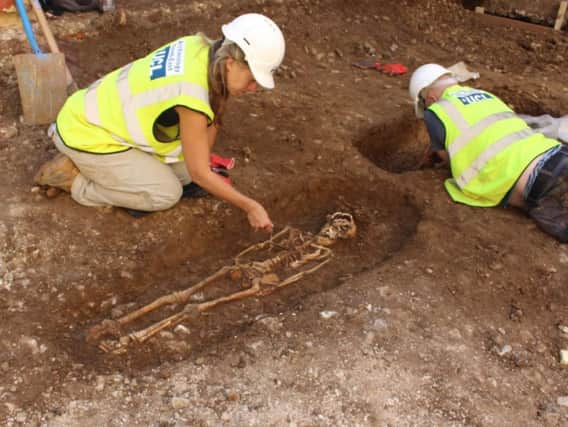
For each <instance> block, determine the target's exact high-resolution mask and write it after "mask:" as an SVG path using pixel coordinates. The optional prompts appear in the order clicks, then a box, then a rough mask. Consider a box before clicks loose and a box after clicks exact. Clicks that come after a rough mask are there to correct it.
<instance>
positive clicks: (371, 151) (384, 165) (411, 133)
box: [355, 115, 429, 174]
mask: <svg viewBox="0 0 568 427" xmlns="http://www.w3.org/2000/svg"><path fill="white" fill-rule="evenodd" d="M428 141H429V138H428V132H427V131H426V127H425V126H424V123H423V122H422V121H421V120H417V119H416V118H415V117H414V116H411V115H404V116H401V117H400V118H399V119H398V120H394V121H389V122H385V123H381V124H380V125H378V126H375V127H372V128H371V129H370V130H368V132H367V133H366V134H365V135H363V136H362V137H361V138H360V139H359V140H358V141H357V142H356V144H355V145H356V147H357V148H358V149H359V151H360V152H361V154H362V155H364V156H365V157H367V158H368V159H369V160H371V161H372V162H373V163H374V164H375V165H377V166H378V167H379V168H381V169H384V170H386V171H388V172H392V173H397V174H399V173H403V172H408V171H411V170H416V169H418V167H419V165H420V162H421V160H422V156H423V155H424V152H425V150H426V148H427V147H428V145H429V142H428Z"/></svg>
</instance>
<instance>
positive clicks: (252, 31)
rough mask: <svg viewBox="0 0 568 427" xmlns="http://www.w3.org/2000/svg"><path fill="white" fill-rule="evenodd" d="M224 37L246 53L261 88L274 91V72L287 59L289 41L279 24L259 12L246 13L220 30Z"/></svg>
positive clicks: (246, 58)
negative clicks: (287, 41) (286, 40)
mask: <svg viewBox="0 0 568 427" xmlns="http://www.w3.org/2000/svg"><path fill="white" fill-rule="evenodd" d="M221 30H222V31H223V34H224V35H225V38H227V39H228V40H231V41H232V42H235V43H236V44H237V46H239V47H240V48H241V50H242V51H243V52H244V54H245V60H246V61H247V63H248V65H249V67H250V70H251V72H252V75H253V76H254V78H255V80H256V81H257V82H258V84H260V85H261V86H263V87H265V88H267V89H272V88H274V77H273V76H272V73H274V71H275V70H276V69H277V68H278V67H279V66H280V64H281V63H282V60H283V59H284V52H285V50H286V42H285V41H284V36H283V35H282V31H280V28H278V25H276V24H275V23H274V21H272V20H271V19H270V18H267V17H266V16H264V15H260V14H258V13H247V14H245V15H241V16H239V17H237V18H235V19H234V20H233V21H231V22H229V23H228V24H226V25H223V26H222V27H221Z"/></svg>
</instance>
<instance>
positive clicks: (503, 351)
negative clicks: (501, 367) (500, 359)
mask: <svg viewBox="0 0 568 427" xmlns="http://www.w3.org/2000/svg"><path fill="white" fill-rule="evenodd" d="M511 351H513V348H512V347H511V346H510V345H508V344H507V345H504V346H503V348H501V350H498V351H497V354H498V355H499V356H504V355H506V354H509V353H510V352H511Z"/></svg>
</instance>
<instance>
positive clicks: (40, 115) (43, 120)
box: [14, 0, 67, 125]
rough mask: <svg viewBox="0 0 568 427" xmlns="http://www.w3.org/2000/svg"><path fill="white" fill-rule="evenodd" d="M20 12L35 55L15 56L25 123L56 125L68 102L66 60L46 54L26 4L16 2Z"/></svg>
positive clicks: (59, 55)
mask: <svg viewBox="0 0 568 427" xmlns="http://www.w3.org/2000/svg"><path fill="white" fill-rule="evenodd" d="M16 8H17V9H18V13H19V14H20V18H21V20H22V24H23V26H24V31H25V33H26V37H27V38H28V41H29V43H30V47H31V48H32V51H33V52H34V53H32V54H20V55H15V56H14V66H15V68H16V76H17V78H18V88H19V91H20V100H21V102H22V110H23V114H24V121H25V122H26V123H27V124H31V125H40V124H48V123H52V122H53V121H54V120H55V118H56V117H57V113H59V110H60V109H61V107H62V106H63V104H64V103H65V100H66V99H67V83H66V78H65V76H66V65H65V56H64V55H63V54H62V53H49V54H44V53H43V52H42V51H41V49H40V48H39V46H38V44H37V41H36V39H35V36H34V33H33V30H32V26H31V24H30V20H29V18H28V14H27V12H26V8H25V6H24V3H23V0H16Z"/></svg>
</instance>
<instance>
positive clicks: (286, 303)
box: [55, 178, 420, 370]
mask: <svg viewBox="0 0 568 427" xmlns="http://www.w3.org/2000/svg"><path fill="white" fill-rule="evenodd" d="M363 181H364V182H363ZM196 204H198V205H199V206H200V209H203V210H204V211H205V217H208V218H210V217H211V216H210V215H208V214H207V211H208V210H209V209H217V213H216V214H215V217H218V218H219V220H218V221H216V220H207V221H204V218H203V216H200V217H196V216H193V217H191V216H187V215H186V214H185V213H184V212H180V214H181V215H184V217H185V219H184V225H183V227H180V228H179V233H175V237H173V238H172V239H171V240H169V241H165V242H162V243H161V244H160V247H161V252H163V253H167V254H168V256H167V257H166V256H163V257H158V259H156V260H155V261H154V262H150V263H148V262H144V264H143V265H142V264H141V265H140V266H137V268H139V269H140V270H144V275H143V276H141V277H137V278H132V279H128V278H124V277H121V273H120V272H115V273H116V274H115V277H117V283H101V284H97V285H96V286H92V287H90V288H89V289H83V290H82V292H79V293H76V294H74V295H70V296H69V298H68V299H67V300H66V301H65V302H64V303H63V304H62V306H61V307H60V309H58V310H55V312H57V314H58V316H57V317H60V321H61V323H63V319H67V322H68V319H73V322H74V324H75V326H74V329H73V331H71V332H67V333H63V334H62V336H63V340H62V341H59V342H57V343H55V344H56V345H57V346H59V347H62V350H63V351H65V352H66V353H68V354H69V355H70V357H71V358H72V359H74V360H76V361H77V362H80V363H84V364H86V365H88V366H92V367H96V368H97V369H100V370H106V369H109V368H110V369H113V370H116V369H118V370H124V369H126V370H129V369H141V368H143V367H147V366H154V365H157V364H160V363H162V362H164V361H168V360H181V359H184V358H187V357H193V356H195V355H198V354H199V353H200V352H204V351H211V349H212V348H215V346H216V344H217V343H221V342H222V341H223V340H225V339H228V338H229V337H234V336H235V335H238V333H239V331H241V330H246V328H247V326H249V325H251V324H252V323H253V322H254V320H255V318H257V317H258V316H274V315H278V313H286V312H292V311H298V310H302V309H304V308H305V307H307V306H309V301H308V300H307V299H306V298H307V297H308V296H309V295H312V294H317V293H320V292H325V291H327V290H330V289H332V288H334V287H336V286H339V285H341V284H342V283H348V281H349V279H350V278H351V277H353V276H356V275H357V274H359V273H361V272H364V271H366V270H368V269H370V268H372V267H375V266H377V265H379V264H381V263H384V262H385V261H387V260H388V259H389V258H390V257H391V256H393V254H395V253H396V252H398V251H399V250H400V249H401V248H402V247H403V246H404V245H405V244H406V242H407V241H408V240H409V239H412V237H413V236H414V234H415V231H416V227H417V224H418V222H419V221H420V212H419V210H418V209H417V208H416V207H415V206H414V205H413V204H412V203H411V202H410V201H409V200H408V198H407V197H406V196H405V195H404V194H402V193H400V192H398V191H397V189H396V188H395V187H394V186H393V185H392V183H386V182H384V183H383V182H375V183H374V185H372V186H369V185H368V182H367V181H366V179H364V178H360V179H359V180H354V181H349V180H347V179H335V178H333V179H322V180H320V181H311V182H307V183H296V184H291V185H290V186H289V187H288V188H287V190H286V194H283V195H281V196H279V197H278V198H274V199H273V200H270V201H268V202H267V204H266V205H267V208H268V210H269V211H271V212H274V213H275V216H274V219H275V221H276V224H277V228H276V230H275V231H278V230H279V229H281V228H282V227H283V226H284V225H289V226H293V227H295V228H298V229H300V230H302V231H304V232H310V233H317V231H319V229H320V227H321V226H322V225H323V224H324V223H325V220H326V215H328V214H330V213H333V212H336V211H343V212H349V213H351V214H352V215H353V216H354V218H355V221H356V224H357V228H358V233H357V236H356V237H355V238H354V239H352V240H344V241H339V242H338V243H337V244H336V245H335V246H333V250H334V256H333V258H332V260H331V261H330V262H329V263H328V264H326V265H325V266H324V267H323V268H321V269H320V270H318V271H317V272H316V273H314V274H311V275H309V276H306V277H305V278H304V279H302V280H301V281H300V282H298V283H296V284H293V285H291V286H290V287H287V288H284V289H282V290H279V291H278V292H275V293H273V294H271V295H269V296H267V297H263V298H250V299H248V300H242V301H238V302H234V303H231V304H227V305H224V306H221V307H218V308H216V309H214V310H213V311H211V312H210V313H208V314H207V315H201V316H200V317H199V318H198V319H196V320H195V321H192V322H184V323H183V324H184V326H186V327H187V328H188V329H189V331H190V334H189V335H183V334H181V335H180V334H176V333H172V331H171V330H168V331H167V333H162V334H161V335H158V336H156V337H155V338H152V339H150V340H149V341H148V342H147V343H146V344H144V345H135V346H133V347H131V348H130V349H129V350H128V352H127V353H126V354H124V355H120V356H114V355H110V354H108V355H107V354H104V353H102V352H101V351H100V350H99V349H98V348H97V347H96V346H95V345H92V344H87V342H86V340H85V336H86V333H87V331H88V330H89V328H90V327H92V326H94V325H96V324H98V323H99V322H101V321H102V320H103V319H105V318H113V317H114V318H116V317H118V316H120V315H124V314H126V313H128V312H131V311H133V310H135V309H137V308H139V307H142V306H143V305H146V304H148V303H150V302H152V301H153V300H154V299H156V298H158V297H160V296H162V295H165V294H168V293H171V292H173V291H180V290H183V289H185V288H188V287H190V286H191V285H193V284H195V283H197V282H198V281H200V280H202V279H204V278H205V277H207V276H209V275H211V274H213V273H214V272H215V271H217V270H218V269H219V268H220V267H221V266H223V265H232V262H233V258H234V256H236V255H237V254H238V253H239V252H240V251H242V250H243V249H244V248H246V247H248V246H250V245H251V244H253V243H255V242H259V241H263V240H265V238H266V237H267V236H266V235H263V236H262V237H260V236H258V235H257V236H256V237H255V238H251V236H252V234H251V233H250V232H249V231H248V225H247V224H246V223H245V222H244V221H243V218H242V215H235V212H234V211H232V209H231V208H228V209H225V210H221V209H219V208H218V204H219V201H218V200H215V199H213V198H207V199H204V200H201V201H200V202H199V203H197V202H195V201H189V202H188V203H183V204H182V205H181V206H180V209H181V210H182V211H183V210H185V209H190V208H193V207H195V206H194V205H196ZM147 221H152V218H151V217H149V218H148V219H147ZM181 242H188V243H187V244H181ZM212 249H213V250H212ZM149 255H150V254H140V259H141V260H148V259H151V256H149ZM141 280H143V281H144V282H143V283H141ZM228 286H229V287H232V289H222V290H221V289H220V288H219V287H218V285H217V284H213V286H212V287H211V288H210V289H208V290H205V291H204V292H203V295H200V296H199V297H200V298H205V299H207V298H208V297H210V296H213V295H218V294H219V293H220V292H221V291H229V292H234V291H237V290H239V288H238V287H237V286H236V285H234V284H233V285H231V284H230V283H229V284H228ZM354 291H355V290H354ZM193 302H195V300H193ZM181 308H182V307H181V306H170V307H167V308H162V309H160V310H157V311H156V312H154V313H152V314H149V315H147V316H145V317H144V318H142V319H139V320H137V321H136V322H134V323H133V324H132V328H127V329H128V331H129V332H131V331H132V330H133V329H134V330H135V329H140V328H143V327H146V326H148V325H149V324H151V323H153V322H155V321H158V320H160V319H163V318H165V317H167V316H169V315H172V314H174V313H176V312H178V311H179V310H180V309H181ZM61 323H60V324H61ZM306 327H307V328H309V327H310V326H309V325H307V326H306Z"/></svg>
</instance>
